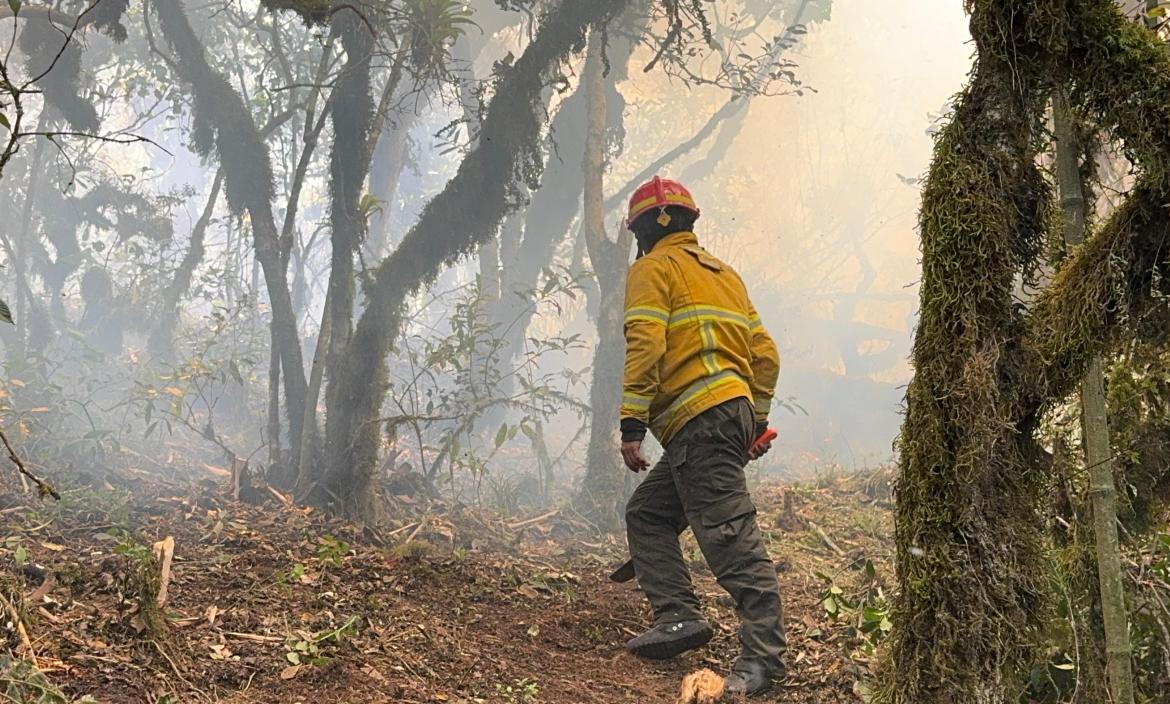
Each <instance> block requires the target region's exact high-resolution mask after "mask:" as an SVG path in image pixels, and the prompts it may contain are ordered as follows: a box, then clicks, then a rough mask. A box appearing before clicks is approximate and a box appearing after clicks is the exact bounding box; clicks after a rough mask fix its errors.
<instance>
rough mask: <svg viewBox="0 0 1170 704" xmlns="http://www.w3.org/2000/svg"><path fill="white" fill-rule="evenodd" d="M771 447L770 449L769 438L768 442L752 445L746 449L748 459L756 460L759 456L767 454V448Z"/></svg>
mask: <svg viewBox="0 0 1170 704" xmlns="http://www.w3.org/2000/svg"><path fill="white" fill-rule="evenodd" d="M771 449H772V441H771V440H769V441H768V442H766V443H764V444H762V445H752V447H751V449H749V450H748V460H750V461H753V462H754V461H755V460H758V459H760V458H761V457H763V456H764V455H766V454H768V450H771Z"/></svg>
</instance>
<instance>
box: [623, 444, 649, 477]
mask: <svg viewBox="0 0 1170 704" xmlns="http://www.w3.org/2000/svg"><path fill="white" fill-rule="evenodd" d="M622 459H623V460H625V462H626V467H629V469H630V471H631V472H641V471H642V470H644V469H649V468H650V463H649V462H647V461H646V458H645V457H644V456H643V455H642V441H641V440H631V441H630V442H623V443H622Z"/></svg>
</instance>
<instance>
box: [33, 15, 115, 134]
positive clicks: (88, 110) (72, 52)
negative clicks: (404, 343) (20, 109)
mask: <svg viewBox="0 0 1170 704" xmlns="http://www.w3.org/2000/svg"><path fill="white" fill-rule="evenodd" d="M66 37H67V33H66V32H65V30H63V29H62V28H61V27H59V26H55V25H53V24H51V23H49V22H47V21H36V22H26V23H24V25H23V27H22V30H21V32H20V49H21V51H23V52H24V53H25V55H26V56H27V60H26V61H25V67H26V71H27V72H28V75H29V76H31V77H36V76H41V78H40V79H39V80H38V81H37V82H36V84H35V85H36V87H37V88H39V89H40V90H41V91H42V93H43V94H44V96H45V102H47V103H48V104H50V105H52V106H53V107H55V108H56V109H57V110H58V111H59V112H60V113H61V115H62V116H63V117H64V118H65V120H66V122H68V123H69V126H70V127H72V128H73V129H74V130H77V131H78V132H96V131H97V130H98V127H99V126H100V124H99V121H98V114H97V109H96V108H95V107H94V106H93V103H91V102H90V101H89V99H88V98H86V97H85V95H84V91H83V90H82V89H81V83H80V81H81V44H80V42H79V39H78V38H76V37H74V38H72V39H69V40H68V42H67V43H66ZM42 74H43V75H42Z"/></svg>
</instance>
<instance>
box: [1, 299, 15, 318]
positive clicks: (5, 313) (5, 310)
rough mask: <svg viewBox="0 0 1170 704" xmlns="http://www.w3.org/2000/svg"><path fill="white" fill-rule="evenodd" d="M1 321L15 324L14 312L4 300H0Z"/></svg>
mask: <svg viewBox="0 0 1170 704" xmlns="http://www.w3.org/2000/svg"><path fill="white" fill-rule="evenodd" d="M0 320H2V321H4V322H6V323H9V324H15V323H13V321H12V310H11V309H9V307H8V304H7V303H6V302H5V301H4V300H3V299H0Z"/></svg>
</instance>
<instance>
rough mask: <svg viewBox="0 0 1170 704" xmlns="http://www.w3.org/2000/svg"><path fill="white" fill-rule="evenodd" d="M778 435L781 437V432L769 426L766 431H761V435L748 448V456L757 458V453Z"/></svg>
mask: <svg viewBox="0 0 1170 704" xmlns="http://www.w3.org/2000/svg"><path fill="white" fill-rule="evenodd" d="M777 437H779V433H777V432H776V431H775V430H773V429H771V428H768V429H767V430H765V431H764V432H762V433H760V434H759V436H758V437H756V439H755V440H753V441H752V446H751V447H750V448H748V457H749V458H752V459H755V457H756V456H757V453H759V452H760V451H761V450H762V449H763V448H764V446H766V445H770V444H771V443H772V441H773V440H775V439H776V438H777Z"/></svg>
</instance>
